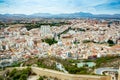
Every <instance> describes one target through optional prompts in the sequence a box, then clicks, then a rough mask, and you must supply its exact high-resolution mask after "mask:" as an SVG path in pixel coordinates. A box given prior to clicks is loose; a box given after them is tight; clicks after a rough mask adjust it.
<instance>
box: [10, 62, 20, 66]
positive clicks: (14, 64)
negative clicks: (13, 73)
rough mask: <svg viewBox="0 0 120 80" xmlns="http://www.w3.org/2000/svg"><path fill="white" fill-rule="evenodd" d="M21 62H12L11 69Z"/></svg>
mask: <svg viewBox="0 0 120 80" xmlns="http://www.w3.org/2000/svg"><path fill="white" fill-rule="evenodd" d="M21 63H22V62H14V63H12V65H11V67H19V66H20V64H21Z"/></svg>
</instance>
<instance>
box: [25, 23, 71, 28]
mask: <svg viewBox="0 0 120 80" xmlns="http://www.w3.org/2000/svg"><path fill="white" fill-rule="evenodd" d="M67 24H69V23H68V22H58V23H55V22H51V23H47V22H46V23H45V22H42V23H35V24H33V23H28V24H26V25H25V27H26V28H27V30H31V29H33V28H40V27H41V25H50V26H51V27H52V26H61V25H67Z"/></svg>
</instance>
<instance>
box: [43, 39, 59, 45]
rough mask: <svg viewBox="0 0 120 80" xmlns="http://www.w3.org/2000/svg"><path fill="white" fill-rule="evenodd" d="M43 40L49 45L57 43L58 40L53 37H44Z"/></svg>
mask: <svg viewBox="0 0 120 80" xmlns="http://www.w3.org/2000/svg"><path fill="white" fill-rule="evenodd" d="M42 42H46V43H48V44H49V45H52V44H55V43H57V41H56V40H55V39H54V38H52V39H50V38H46V39H42Z"/></svg>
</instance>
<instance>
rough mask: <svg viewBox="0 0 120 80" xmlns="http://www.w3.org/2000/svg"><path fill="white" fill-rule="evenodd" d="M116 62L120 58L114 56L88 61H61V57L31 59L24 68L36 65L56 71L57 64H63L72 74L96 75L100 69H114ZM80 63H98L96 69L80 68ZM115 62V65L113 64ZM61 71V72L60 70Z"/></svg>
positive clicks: (119, 60)
mask: <svg viewBox="0 0 120 80" xmlns="http://www.w3.org/2000/svg"><path fill="white" fill-rule="evenodd" d="M115 61H118V62H120V56H117V55H114V56H105V57H101V58H97V59H94V60H93V59H87V60H73V59H61V58H59V57H53V56H49V57H45V58H40V59H39V58H31V59H29V60H28V61H26V62H25V63H24V66H27V65H29V66H30V65H33V64H36V65H37V66H38V67H42V68H47V69H52V70H58V69H56V62H58V63H61V64H62V65H63V66H64V68H65V69H66V70H67V71H68V72H69V73H70V74H92V75H93V74H94V69H95V68H99V67H106V66H109V67H113V63H115ZM80 62H94V63H96V66H95V67H91V68H89V67H88V66H86V65H85V66H83V67H80V68H78V67H77V63H80ZM112 62H113V63H112ZM116 64H117V65H115V67H116V66H119V64H118V63H116ZM58 71H59V70H58Z"/></svg>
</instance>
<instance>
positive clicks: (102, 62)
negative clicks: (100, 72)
mask: <svg viewBox="0 0 120 80" xmlns="http://www.w3.org/2000/svg"><path fill="white" fill-rule="evenodd" d="M118 60H120V56H118V55H113V56H105V57H101V58H97V59H94V60H84V62H95V63H96V66H95V68H99V67H105V66H109V67H113V65H112V62H114V61H118ZM110 63H111V64H110ZM116 66H119V64H118V65H116ZM116 66H114V67H116Z"/></svg>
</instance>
